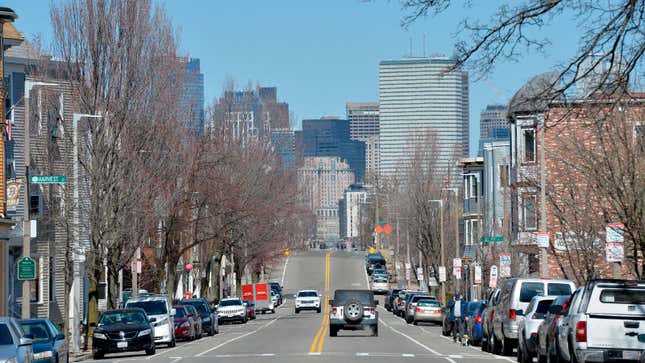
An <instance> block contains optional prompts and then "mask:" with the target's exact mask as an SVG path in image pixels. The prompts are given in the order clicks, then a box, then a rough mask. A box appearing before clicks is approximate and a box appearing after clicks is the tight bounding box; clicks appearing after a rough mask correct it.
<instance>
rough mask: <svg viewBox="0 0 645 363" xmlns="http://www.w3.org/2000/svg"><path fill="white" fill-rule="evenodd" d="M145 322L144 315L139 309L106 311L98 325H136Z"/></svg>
mask: <svg viewBox="0 0 645 363" xmlns="http://www.w3.org/2000/svg"><path fill="white" fill-rule="evenodd" d="M145 322H146V316H145V315H144V314H143V313H141V312H139V311H124V312H106V313H104V314H103V315H102V316H101V320H99V324H98V325H103V326H110V325H115V324H126V325H138V324H143V323H145Z"/></svg>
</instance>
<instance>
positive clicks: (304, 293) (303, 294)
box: [298, 291, 318, 297]
mask: <svg viewBox="0 0 645 363" xmlns="http://www.w3.org/2000/svg"><path fill="white" fill-rule="evenodd" d="M298 297H318V293H317V292H315V291H300V292H299V293H298Z"/></svg>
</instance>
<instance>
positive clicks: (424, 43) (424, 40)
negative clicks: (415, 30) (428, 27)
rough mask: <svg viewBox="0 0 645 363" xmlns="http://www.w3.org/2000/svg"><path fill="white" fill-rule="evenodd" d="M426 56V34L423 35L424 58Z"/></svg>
mask: <svg viewBox="0 0 645 363" xmlns="http://www.w3.org/2000/svg"><path fill="white" fill-rule="evenodd" d="M425 56H426V33H423V57H424V58H425Z"/></svg>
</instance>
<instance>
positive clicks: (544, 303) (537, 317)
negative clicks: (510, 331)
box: [517, 296, 555, 363]
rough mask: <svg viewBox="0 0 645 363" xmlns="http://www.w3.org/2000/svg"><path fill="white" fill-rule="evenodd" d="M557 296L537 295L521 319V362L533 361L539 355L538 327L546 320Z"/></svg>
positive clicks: (518, 346)
mask: <svg viewBox="0 0 645 363" xmlns="http://www.w3.org/2000/svg"><path fill="white" fill-rule="evenodd" d="M554 298H555V297H552V296H535V297H534V298H533V299H531V302H530V303H529V306H528V307H527V308H526V311H525V312H524V317H523V318H522V319H521V320H520V323H519V328H518V334H517V335H518V345H517V361H518V362H520V363H531V362H533V357H537V356H538V354H537V348H538V328H539V327H540V324H541V323H542V322H543V321H544V317H545V316H546V313H547V312H549V306H551V303H552V302H553V299H554Z"/></svg>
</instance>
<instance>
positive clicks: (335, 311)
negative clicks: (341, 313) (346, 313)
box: [331, 306, 338, 315]
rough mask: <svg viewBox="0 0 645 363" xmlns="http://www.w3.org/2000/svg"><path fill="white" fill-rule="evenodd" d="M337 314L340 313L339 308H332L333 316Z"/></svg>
mask: <svg viewBox="0 0 645 363" xmlns="http://www.w3.org/2000/svg"><path fill="white" fill-rule="evenodd" d="M337 312H338V308H337V307H335V306H334V307H332V308H331V313H332V314H334V315H336V313H337Z"/></svg>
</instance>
